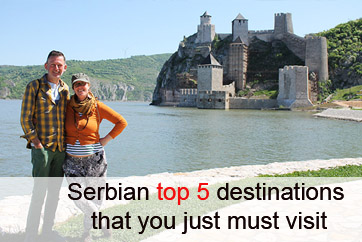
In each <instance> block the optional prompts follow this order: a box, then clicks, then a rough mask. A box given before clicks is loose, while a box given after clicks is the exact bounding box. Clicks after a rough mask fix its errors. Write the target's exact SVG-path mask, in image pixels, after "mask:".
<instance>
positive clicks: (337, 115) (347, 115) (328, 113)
mask: <svg viewBox="0 0 362 242" xmlns="http://www.w3.org/2000/svg"><path fill="white" fill-rule="evenodd" d="M314 116H316V117H321V118H332V119H341V120H350V121H357V122H362V110H352V109H349V108H348V109H346V108H344V109H334V108H328V109H327V110H324V111H322V112H321V113H316V114H314Z"/></svg>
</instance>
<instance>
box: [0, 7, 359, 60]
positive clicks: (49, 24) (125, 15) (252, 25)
mask: <svg viewBox="0 0 362 242" xmlns="http://www.w3.org/2000/svg"><path fill="white" fill-rule="evenodd" d="M361 9H362V1H361V0H343V1H342V0H235V1H234V0H222V1H221V0H219V1H215V0H0V33H1V34H0V65H21V66H26V65H42V64H44V62H45V60H46V57H47V55H48V53H49V52H50V51H51V50H59V51H62V52H63V53H64V54H65V56H66V58H67V60H86V61H96V60H106V59H119V58H129V57H131V56H135V55H152V54H162V53H173V52H175V51H177V48H178V45H179V43H180V41H181V40H182V39H183V37H184V36H186V37H187V36H190V35H192V34H194V33H196V32H197V25H198V24H200V16H201V15H202V14H203V13H204V12H205V11H207V12H208V13H209V14H210V15H211V16H212V19H211V22H212V24H214V25H215V31H216V33H231V21H232V20H233V19H235V17H236V16H237V15H238V14H239V13H241V14H242V15H243V16H244V17H245V18H246V19H248V23H249V30H269V29H273V28H274V14H275V13H291V14H292V21H293V26H294V33H295V34H297V35H299V36H301V37H304V36H305V35H306V34H309V33H316V32H320V31H324V30H328V29H330V28H333V27H335V26H336V25H338V24H340V23H345V22H348V21H350V20H355V19H358V18H361V17H362V12H361Z"/></svg>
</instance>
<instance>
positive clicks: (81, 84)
mask: <svg viewBox="0 0 362 242" xmlns="http://www.w3.org/2000/svg"><path fill="white" fill-rule="evenodd" d="M86 84H87V82H76V83H74V85H73V87H80V86H85V85H86Z"/></svg>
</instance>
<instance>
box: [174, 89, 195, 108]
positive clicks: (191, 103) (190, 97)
mask: <svg viewBox="0 0 362 242" xmlns="http://www.w3.org/2000/svg"><path fill="white" fill-rule="evenodd" d="M196 102H197V89H196V88H183V89H180V103H179V104H178V107H196V106H197V104H196Z"/></svg>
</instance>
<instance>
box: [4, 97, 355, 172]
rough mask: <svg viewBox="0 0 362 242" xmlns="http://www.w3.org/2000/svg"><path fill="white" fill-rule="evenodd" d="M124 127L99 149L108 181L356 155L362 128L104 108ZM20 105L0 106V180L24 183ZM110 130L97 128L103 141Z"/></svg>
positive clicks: (277, 116)
mask: <svg viewBox="0 0 362 242" xmlns="http://www.w3.org/2000/svg"><path fill="white" fill-rule="evenodd" d="M105 103H106V104H107V105H109V106H110V107H111V108H113V109H114V110H116V111H117V112H119V113H120V114H122V115H123V116H124V117H125V118H126V120H127V121H128V127H127V128H126V129H125V130H124V132H123V133H122V134H120V135H119V136H118V137H117V138H116V139H115V140H112V141H111V142H109V143H108V145H107V146H106V147H105V150H106V154H107V160H108V176H113V177H123V176H133V175H146V174H154V173H161V172H187V171H194V170H201V169H209V168H218V167H230V166H242V165H253V164H267V163H270V162H285V161H303V160H313V159H331V158H356V157H361V156H362V150H361V148H360V144H361V134H362V125H361V123H358V122H351V121H341V120H329V119H321V118H315V117H313V115H312V113H308V112H292V111H260V110H226V111H225V110H198V109H194V108H174V107H157V106H149V105H148V103H137V102H135V103H134V102H105ZM20 109H21V101H20V100H0V112H1V115H0V121H1V124H2V125H1V127H0V137H1V140H2V142H3V143H2V149H1V152H0V176H2V177H6V176H17V177H23V176H30V175H31V168H32V166H31V162H30V150H28V149H26V148H25V145H26V141H25V140H24V139H21V138H19V136H20V135H22V129H21V127H20ZM111 128H112V123H110V122H108V121H106V120H105V121H104V122H102V125H101V129H100V133H101V136H104V135H106V134H107V133H108V132H109V130H110V129H111Z"/></svg>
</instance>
